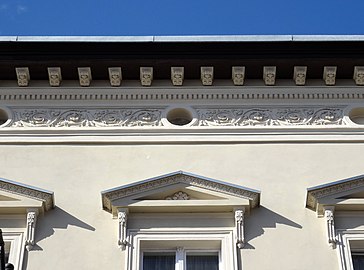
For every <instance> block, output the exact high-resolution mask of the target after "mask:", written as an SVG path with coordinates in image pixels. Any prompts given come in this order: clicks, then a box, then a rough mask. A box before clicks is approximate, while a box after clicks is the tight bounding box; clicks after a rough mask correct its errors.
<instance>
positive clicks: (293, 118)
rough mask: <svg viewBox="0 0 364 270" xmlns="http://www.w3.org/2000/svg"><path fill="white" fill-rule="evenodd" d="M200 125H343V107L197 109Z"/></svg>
mask: <svg viewBox="0 0 364 270" xmlns="http://www.w3.org/2000/svg"><path fill="white" fill-rule="evenodd" d="M197 114H198V116H199V124H198V125H199V126H292V125H343V124H345V123H344V122H343V116H344V113H343V109H342V108H277V109H269V108H253V109H202V110H199V109H197Z"/></svg>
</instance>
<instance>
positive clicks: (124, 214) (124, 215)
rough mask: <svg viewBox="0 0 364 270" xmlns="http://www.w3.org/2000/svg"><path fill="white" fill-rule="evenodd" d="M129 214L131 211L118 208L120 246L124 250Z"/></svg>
mask: <svg viewBox="0 0 364 270" xmlns="http://www.w3.org/2000/svg"><path fill="white" fill-rule="evenodd" d="M128 213H129V209H127V208H118V222H119V226H118V227H119V236H118V245H119V247H120V248H121V249H122V250H125V248H126V244H127V241H126V227H127V221H128Z"/></svg>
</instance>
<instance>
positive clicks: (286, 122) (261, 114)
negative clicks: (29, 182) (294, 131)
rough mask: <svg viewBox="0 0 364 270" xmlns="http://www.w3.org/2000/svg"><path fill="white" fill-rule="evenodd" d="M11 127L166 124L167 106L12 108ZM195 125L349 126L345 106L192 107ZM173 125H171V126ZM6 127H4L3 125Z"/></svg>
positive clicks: (148, 125)
mask: <svg viewBox="0 0 364 270" xmlns="http://www.w3.org/2000/svg"><path fill="white" fill-rule="evenodd" d="M9 110H10V111H11V112H12V117H11V121H10V122H9V123H8V124H7V126H6V127H10V128H19V127H25V128H34V127H46V128H70V127H76V128H84V127H94V128H97V127H103V128H105V127H113V128H115V127H116V128H117V127H141V126H143V127H163V126H164V125H165V124H164V123H163V121H162V118H163V114H164V112H165V111H166V108H108V109H102V108H101V109H99V108H77V109H76V108H9ZM191 110H194V111H195V112H196V118H197V121H196V124H195V126H201V127H204V126H211V127H226V126H232V127H247V126H305V125H306V126H323V125H346V122H345V121H343V118H344V107H319V106H317V107H298V108H297V107H276V108H275V107H273V108H271V107H258V108H251V107H243V108H242V107H238V108H199V107H195V108H193V109H192V108H191ZM171 126H173V125H168V127H169V128H170V127H171ZM2 127H4V126H2Z"/></svg>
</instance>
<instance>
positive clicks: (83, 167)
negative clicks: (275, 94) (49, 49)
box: [0, 143, 364, 270]
mask: <svg viewBox="0 0 364 270" xmlns="http://www.w3.org/2000/svg"><path fill="white" fill-rule="evenodd" d="M363 151H364V143H352V144H351V143H337V144H335V143H326V144H323V143H301V144H295V143H290V144H278V143H277V144H264V143H262V144H254V143H251V144H180V145H178V144H176V145H173V144H170V145H142V144H139V145H110V146H102V145H82V146H78V145H26V146H25V145H24V146H22V145H17V146H14V145H12V146H11V145H8V146H4V145H3V146H1V147H0V164H1V166H0V177H2V178H6V179H10V180H14V181H18V182H21V183H25V184H29V185H33V186H36V187H40V188H43V189H47V190H51V191H54V192H55V204H56V208H55V209H53V210H51V211H49V212H47V213H45V215H44V216H42V217H40V218H39V221H38V224H37V228H36V237H35V238H36V246H35V248H34V250H32V251H30V252H29V253H28V255H25V262H24V269H25V268H26V269H27V270H40V269H47V270H49V269H54V270H58V269H60V270H61V269H62V270H64V269H88V270H93V269H95V270H96V269H115V270H116V269H120V270H121V269H124V265H125V264H124V252H123V251H121V250H120V249H119V248H118V246H117V222H116V220H114V219H112V215H111V214H110V213H108V212H106V211H104V210H102V208H101V194H100V192H101V191H103V190H107V189H109V188H113V187H117V186H120V185H124V184H127V183H132V182H135V181H139V180H144V179H147V178H150V177H154V176H158V175H162V174H166V173H169V172H173V171H177V170H183V171H187V172H191V173H194V174H198V175H202V176H206V177H210V178H214V179H218V180H222V181H226V182H230V183H235V184H239V185H242V186H245V187H249V188H253V189H258V190H260V191H261V206H260V207H259V208H258V209H253V210H252V212H251V214H250V216H249V217H247V219H246V240H247V244H246V246H245V247H244V249H242V250H241V258H242V269H244V270H256V269H259V270H265V269H287V270H295V269H296V270H302V269H331V270H335V269H339V259H338V255H337V250H334V249H331V248H330V247H329V245H328V243H327V238H326V231H325V223H324V221H323V219H322V218H317V215H316V213H315V212H313V211H311V210H309V209H306V208H305V200H306V189H307V188H308V187H311V186H315V185H319V184H324V183H328V182H332V181H335V180H339V179H343V178H348V177H351V176H355V175H360V174H363V172H364V163H363V162H362V158H361V156H362V153H363ZM146 222H147V221H146Z"/></svg>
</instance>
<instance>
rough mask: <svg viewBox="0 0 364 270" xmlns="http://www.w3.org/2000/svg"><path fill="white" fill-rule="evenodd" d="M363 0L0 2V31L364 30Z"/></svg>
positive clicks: (201, 32) (220, 32)
mask: <svg viewBox="0 0 364 270" xmlns="http://www.w3.org/2000/svg"><path fill="white" fill-rule="evenodd" d="M363 11H364V0H331V1H328V0H303V1H302V0H301V1H297V0H277V1H274V0H271V1H268V0H249V1H247V0H240V1H239V0H220V1H217V0H185V1H177V0H148V1H147V0H73V1H70V0H58V1H54V0H47V1H46V0H0V35H1V36H7V35H113V36H115V35H235V34H239V35H244V34H246V35H250V34H364V15H363V14H364V12H363Z"/></svg>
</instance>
